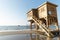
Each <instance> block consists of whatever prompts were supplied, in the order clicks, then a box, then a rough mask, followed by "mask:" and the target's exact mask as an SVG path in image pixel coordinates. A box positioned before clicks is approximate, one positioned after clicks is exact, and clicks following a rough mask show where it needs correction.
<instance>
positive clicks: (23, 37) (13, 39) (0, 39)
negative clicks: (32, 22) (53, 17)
mask: <svg viewBox="0 0 60 40" xmlns="http://www.w3.org/2000/svg"><path fill="white" fill-rule="evenodd" d="M33 28H34V26H33ZM52 28H53V27H52ZM23 29H29V26H0V30H23ZM0 40H60V37H54V38H49V37H45V36H43V35H39V38H36V35H35V34H33V35H32V38H31V36H30V34H16V35H3V36H0Z"/></svg>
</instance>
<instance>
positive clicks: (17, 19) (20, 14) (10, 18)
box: [0, 0, 60, 25]
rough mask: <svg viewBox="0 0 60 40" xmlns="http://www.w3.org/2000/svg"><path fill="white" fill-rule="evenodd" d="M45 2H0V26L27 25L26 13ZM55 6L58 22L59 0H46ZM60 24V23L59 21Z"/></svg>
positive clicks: (30, 0)
mask: <svg viewBox="0 0 60 40" xmlns="http://www.w3.org/2000/svg"><path fill="white" fill-rule="evenodd" d="M45 1H46V0H0V25H27V24H28V22H27V17H26V13H27V12H28V10H29V9H32V8H36V7H38V6H39V5H40V4H42V3H43V2H45ZM48 1H50V2H52V3H54V4H57V5H58V7H57V14H58V19H59V20H60V18H59V17H60V14H59V12H60V0H48ZM59 23H60V21H59Z"/></svg>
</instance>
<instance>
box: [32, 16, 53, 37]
mask: <svg viewBox="0 0 60 40" xmlns="http://www.w3.org/2000/svg"><path fill="white" fill-rule="evenodd" d="M32 20H33V21H34V22H35V23H36V24H37V25H38V26H39V27H40V28H41V29H42V30H43V31H44V32H45V34H46V35H47V36H49V37H50V36H53V34H52V33H51V32H49V30H48V29H47V28H46V25H43V24H42V23H40V20H38V19H37V18H36V17H32Z"/></svg>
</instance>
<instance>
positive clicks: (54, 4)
mask: <svg viewBox="0 0 60 40" xmlns="http://www.w3.org/2000/svg"><path fill="white" fill-rule="evenodd" d="M45 4H50V5H53V6H56V7H57V5H56V4H53V3H51V2H48V1H47V2H44V3H43V4H41V5H40V6H38V8H39V7H41V6H43V5H45Z"/></svg>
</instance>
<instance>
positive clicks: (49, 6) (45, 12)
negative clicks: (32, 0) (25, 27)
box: [27, 2, 59, 36]
mask: <svg viewBox="0 0 60 40" xmlns="http://www.w3.org/2000/svg"><path fill="white" fill-rule="evenodd" d="M56 7H57V5H56V4H53V3H50V2H44V3H43V4H41V5H40V6H39V7H38V8H35V9H31V10H30V11H28V12H27V20H28V21H29V22H30V29H31V30H32V24H33V23H34V25H35V27H34V29H36V31H38V32H40V33H42V34H45V35H47V36H54V35H56V34H58V33H59V27H58V18H57V9H56ZM50 25H55V27H56V30H50V29H49V26H50Z"/></svg>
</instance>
